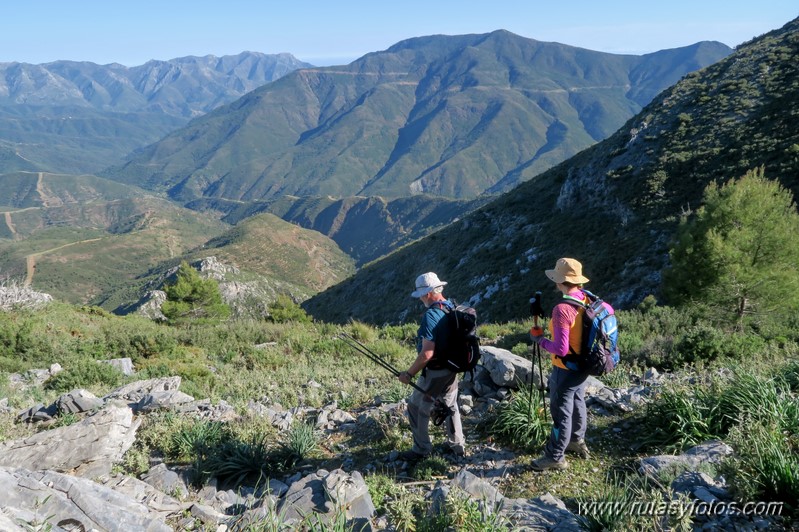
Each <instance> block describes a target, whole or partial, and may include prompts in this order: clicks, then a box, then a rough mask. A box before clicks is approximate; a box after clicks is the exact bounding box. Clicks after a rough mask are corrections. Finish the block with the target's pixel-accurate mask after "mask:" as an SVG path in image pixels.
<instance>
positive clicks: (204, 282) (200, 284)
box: [161, 261, 230, 325]
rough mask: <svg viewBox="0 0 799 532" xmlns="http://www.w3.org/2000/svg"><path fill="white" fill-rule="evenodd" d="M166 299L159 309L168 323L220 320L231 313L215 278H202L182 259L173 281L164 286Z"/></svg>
mask: <svg viewBox="0 0 799 532" xmlns="http://www.w3.org/2000/svg"><path fill="white" fill-rule="evenodd" d="M164 292H166V301H164V303H163V304H162V305H161V312H163V314H164V316H166V319H167V320H168V322H169V323H170V324H171V325H180V324H189V323H198V322H200V321H203V320H206V321H208V320H210V321H213V320H219V319H224V318H227V317H228V316H229V315H230V307H228V306H227V305H225V304H224V303H223V302H222V295H221V294H220V292H219V284H218V283H217V282H216V281H215V280H214V279H203V278H201V277H200V274H199V273H198V272H197V270H195V269H194V268H192V267H191V266H189V264H188V263H187V262H186V261H183V262H181V264H180V268H179V269H178V271H177V278H176V279H175V282H174V284H169V285H166V286H165V287H164Z"/></svg>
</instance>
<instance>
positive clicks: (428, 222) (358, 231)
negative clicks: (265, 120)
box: [186, 195, 487, 266]
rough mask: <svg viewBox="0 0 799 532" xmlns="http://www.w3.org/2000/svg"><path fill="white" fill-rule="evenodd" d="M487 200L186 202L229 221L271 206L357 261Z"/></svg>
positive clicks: (387, 250) (270, 209)
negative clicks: (326, 239)
mask: <svg viewBox="0 0 799 532" xmlns="http://www.w3.org/2000/svg"><path fill="white" fill-rule="evenodd" d="M486 201H487V199H484V198H479V199H477V200H470V201H467V200H449V199H446V198H442V197H437V196H427V195H419V196H411V197H408V198H398V199H393V200H387V199H385V198H381V197H363V196H358V197H347V198H333V197H331V196H326V197H296V196H283V197H280V198H275V199H274V200H270V201H253V202H241V201H230V200H223V199H215V198H203V199H199V200H195V201H192V202H190V203H188V204H187V205H186V206H187V207H189V208H191V209H197V210H212V211H218V212H220V213H222V214H224V217H223V218H222V219H223V220H224V221H225V222H227V223H231V224H235V223H237V222H238V221H240V220H243V219H245V218H247V217H248V216H252V215H254V214H256V213H259V212H270V213H272V214H275V215H277V216H280V217H281V218H283V219H284V220H286V221H289V222H291V223H294V224H297V225H299V226H301V227H304V228H306V229H313V230H314V231H318V232H320V233H322V234H324V235H326V236H328V237H330V238H331V239H333V240H334V241H335V242H336V243H337V244H338V245H339V247H341V249H343V250H344V251H345V252H346V253H347V254H348V255H349V256H350V257H352V258H354V259H355V262H356V264H357V265H359V266H360V265H363V264H365V263H367V262H370V261H372V260H375V259H377V258H379V257H382V256H384V255H386V254H388V253H390V252H391V251H393V250H394V249H397V248H398V247H401V246H403V245H405V244H408V243H410V242H413V241H414V240H418V239H419V238H422V237H424V236H426V235H428V234H430V233H431V232H433V231H435V230H437V229H440V228H441V227H443V226H445V225H447V224H449V223H452V222H453V221H455V220H457V219H458V218H460V217H462V216H464V215H465V214H466V213H468V212H470V211H471V210H473V209H475V208H477V207H478V206H480V205H482V204H484V203H485V202H486Z"/></svg>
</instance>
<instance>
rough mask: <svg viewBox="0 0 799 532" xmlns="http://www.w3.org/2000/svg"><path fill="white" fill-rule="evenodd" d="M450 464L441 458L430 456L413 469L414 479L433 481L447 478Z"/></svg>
mask: <svg viewBox="0 0 799 532" xmlns="http://www.w3.org/2000/svg"><path fill="white" fill-rule="evenodd" d="M448 470H449V462H447V461H446V460H445V459H444V458H442V457H440V456H435V455H432V456H428V457H427V458H425V459H424V460H422V461H420V462H418V463H417V464H416V465H415V466H414V468H413V477H414V478H416V479H417V480H433V479H434V478H436V477H442V476H446V474H447V471H448Z"/></svg>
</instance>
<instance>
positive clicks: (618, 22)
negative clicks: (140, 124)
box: [0, 0, 799, 66]
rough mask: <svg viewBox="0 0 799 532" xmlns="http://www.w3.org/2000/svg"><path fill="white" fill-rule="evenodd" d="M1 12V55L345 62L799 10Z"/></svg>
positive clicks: (788, 16)
mask: <svg viewBox="0 0 799 532" xmlns="http://www.w3.org/2000/svg"><path fill="white" fill-rule="evenodd" d="M4 4H5V5H4V6H3V8H2V12H1V13H2V16H1V17H0V62H11V61H19V62H24V63H34V64H39V63H46V62H50V61H56V60H59V59H70V60H74V61H91V62H94V63H99V64H106V63H112V62H116V63H121V64H123V65H126V66H136V65H141V64H143V63H145V62H147V61H148V60H150V59H162V60H165V59H172V58H175V57H183V56H187V55H197V56H202V55H208V54H212V55H216V56H222V55H233V54H237V53H239V52H243V51H255V52H263V53H268V54H271V53H279V52H289V53H291V54H294V55H295V56H296V57H297V58H299V59H301V60H303V61H307V62H309V63H313V64H315V65H330V64H343V63H349V62H350V61H352V60H354V59H356V58H358V57H360V56H361V55H363V54H365V53H368V52H374V51H378V50H384V49H386V48H388V47H389V46H391V45H392V44H394V43H396V42H398V41H401V40H403V39H407V38H411V37H419V36H423V35H432V34H445V35H458V34H464V33H488V32H490V31H493V30H497V29H505V30H509V31H512V32H513V33H516V34H518V35H521V36H523V37H529V38H532V39H536V40H540V41H556V42H561V43H564V44H569V45H573V46H580V47H583V48H589V49H591V50H599V51H604V52H611V53H631V54H643V53H648V52H654V51H657V50H662V49H665V48H675V47H679V46H686V45H689V44H693V43H695V42H698V41H706V40H714V41H721V42H723V43H725V44H727V45H729V46H735V45H737V44H740V43H741V42H743V41H746V40H748V39H751V38H752V37H755V36H757V35H760V34H762V33H765V32H767V31H770V30H772V29H776V28H779V27H781V26H783V25H784V24H785V23H787V22H788V21H790V20H792V19H793V18H795V17H797V16H799V3H798V2H797V1H796V0H749V1H741V0H724V1H719V0H691V1H686V0H670V1H668V2H657V3H655V2H649V1H647V0H638V1H627V0H622V1H614V0H605V1H604V2H603V1H600V0H592V1H583V0H571V1H562V0H555V1H552V0H549V1H547V2H542V1H540V0H493V1H488V0H486V1H472V0H460V1H452V0H440V1H437V0H426V1H421V0H400V1H396V2H386V1H384V0H324V1H311V0H281V1H272V0H261V1H255V0H252V1H245V0H226V1H224V2H219V1H216V2H212V1H207V0H191V1H189V0H157V1H153V0H136V1H130V0H119V1H117V0H103V1H99V0H35V1H26V0H15V1H13V2H4Z"/></svg>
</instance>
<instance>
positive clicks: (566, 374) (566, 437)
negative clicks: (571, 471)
mask: <svg viewBox="0 0 799 532" xmlns="http://www.w3.org/2000/svg"><path fill="white" fill-rule="evenodd" d="M587 380H588V373H587V372H577V371H569V370H566V369H563V368H559V367H557V366H555V367H553V368H552V375H550V376H549V411H550V412H551V413H552V421H553V424H552V433H551V434H550V435H549V441H547V444H546V447H545V448H544V452H545V454H546V455H547V456H548V457H550V458H552V459H553V460H558V461H560V460H563V457H564V453H565V452H566V446H567V445H569V442H570V441H572V440H574V441H578V440H582V439H584V438H585V431H586V429H588V412H587V411H586V408H585V387H586V381H587Z"/></svg>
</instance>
